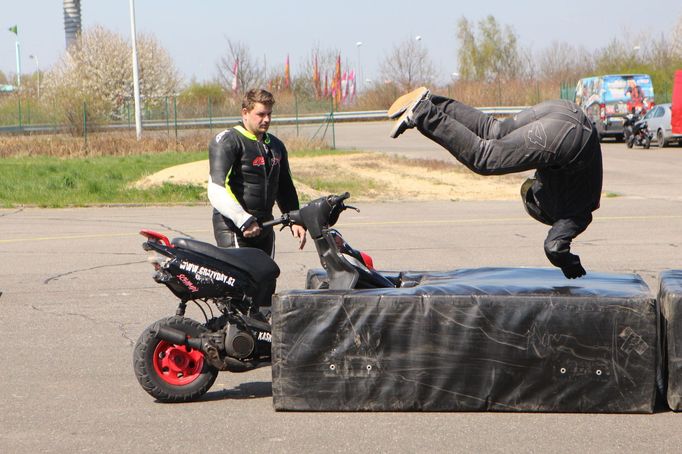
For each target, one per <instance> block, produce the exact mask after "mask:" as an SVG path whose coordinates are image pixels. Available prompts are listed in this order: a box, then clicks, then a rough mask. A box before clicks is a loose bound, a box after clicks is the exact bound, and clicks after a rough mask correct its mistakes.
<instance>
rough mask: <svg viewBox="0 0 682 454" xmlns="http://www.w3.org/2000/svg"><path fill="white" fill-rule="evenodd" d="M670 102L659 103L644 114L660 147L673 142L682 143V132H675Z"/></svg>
mask: <svg viewBox="0 0 682 454" xmlns="http://www.w3.org/2000/svg"><path fill="white" fill-rule="evenodd" d="M670 107H671V105H670V104H658V105H656V106H654V107H653V108H652V109H651V110H650V111H649V112H647V113H646V115H644V118H643V120H646V122H647V125H648V127H649V131H651V134H653V136H654V140H655V141H656V144H657V145H658V146H659V147H667V146H668V144H670V143H671V142H677V143H682V134H673V132H672V126H670V122H671V119H672V114H671V110H670Z"/></svg>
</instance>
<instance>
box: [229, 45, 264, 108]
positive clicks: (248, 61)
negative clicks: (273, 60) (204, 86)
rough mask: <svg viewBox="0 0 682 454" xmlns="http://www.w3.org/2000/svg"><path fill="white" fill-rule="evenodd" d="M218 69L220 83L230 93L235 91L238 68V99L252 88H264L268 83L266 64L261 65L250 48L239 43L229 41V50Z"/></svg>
mask: <svg viewBox="0 0 682 454" xmlns="http://www.w3.org/2000/svg"><path fill="white" fill-rule="evenodd" d="M235 63H238V64H236V65H235ZM217 67H218V81H219V82H220V84H221V85H222V86H223V88H224V89H225V90H226V91H227V92H228V93H231V92H232V91H233V82H234V76H235V68H236V73H237V86H236V91H237V92H236V95H237V97H238V98H241V97H242V96H243V95H244V93H246V92H247V91H248V90H250V89H251V88H258V87H263V86H264V84H265V83H266V81H267V74H266V67H265V62H263V63H260V62H259V61H258V60H257V59H256V58H255V57H253V56H252V55H251V51H250V50H249V47H248V46H247V45H246V44H244V43H242V42H239V41H232V40H230V39H228V40H227V49H226V50H225V53H224V55H223V56H222V57H220V60H219V62H218V64H217Z"/></svg>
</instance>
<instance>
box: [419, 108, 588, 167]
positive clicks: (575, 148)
mask: <svg viewBox="0 0 682 454" xmlns="http://www.w3.org/2000/svg"><path fill="white" fill-rule="evenodd" d="M413 121H414V123H415V124H416V127H417V128H418V129H419V131H420V132H421V133H422V134H423V135H425V136H426V137H428V138H430V139H431V140H433V141H435V142H436V143H438V144H439V145H441V146H442V147H444V148H445V149H447V150H448V151H449V152H450V154H452V155H453V156H454V157H455V158H457V160H459V161H460V162H461V163H462V164H464V165H465V166H467V167H468V168H469V169H471V170H472V171H473V172H476V173H478V174H481V175H502V174H507V173H514V172H521V171H525V170H531V169H541V168H544V167H561V166H565V165H568V164H569V163H571V162H572V160H574V159H575V158H576V156H577V154H578V153H579V152H580V150H581V149H582V146H583V145H584V144H585V143H586V142H587V138H588V137H589V135H590V132H591V129H592V128H591V125H590V123H589V121H588V120H587V119H586V117H585V115H584V114H583V112H582V111H581V110H580V108H578V106H577V105H575V104H573V103H570V102H568V101H547V102H544V103H541V104H538V105H537V106H534V107H532V108H530V109H526V110H524V111H522V112H520V113H519V114H517V115H516V116H514V117H513V118H507V119H505V120H497V119H495V118H494V117H492V116H491V115H488V114H485V113H483V112H481V111H480V110H478V109H475V108H473V107H470V106H467V105H466V104H462V103H460V102H458V101H455V100H453V99H449V98H444V97H442V96H436V95H433V96H431V97H430V98H428V99H426V100H424V101H422V102H421V103H420V104H419V105H417V106H416V108H415V110H414V116H413Z"/></svg>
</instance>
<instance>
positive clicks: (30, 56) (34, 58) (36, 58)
mask: <svg viewBox="0 0 682 454" xmlns="http://www.w3.org/2000/svg"><path fill="white" fill-rule="evenodd" d="M28 58H30V59H31V60H33V61H35V62H36V71H37V72H38V98H40V63H39V62H38V56H37V55H33V54H31V55H29V56H28Z"/></svg>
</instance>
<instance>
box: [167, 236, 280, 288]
mask: <svg viewBox="0 0 682 454" xmlns="http://www.w3.org/2000/svg"><path fill="white" fill-rule="evenodd" d="M172 244H173V246H175V247H177V248H179V249H186V250H188V251H192V252H196V253H198V254H203V255H207V256H209V257H211V258H214V259H216V260H219V261H221V262H225V263H227V264H229V265H231V266H234V267H235V268H238V269H240V270H242V271H245V272H247V273H248V274H249V275H250V276H251V277H252V278H253V279H254V281H256V282H262V281H271V280H274V279H277V277H278V276H279V267H278V266H277V264H276V263H275V261H274V260H272V259H271V258H270V256H269V255H268V254H266V253H265V252H263V251H261V250H260V249H256V248H219V247H217V246H213V245H212V244H209V243H204V242H203V241H197V240H192V239H190V238H175V239H173V241H172Z"/></svg>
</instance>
